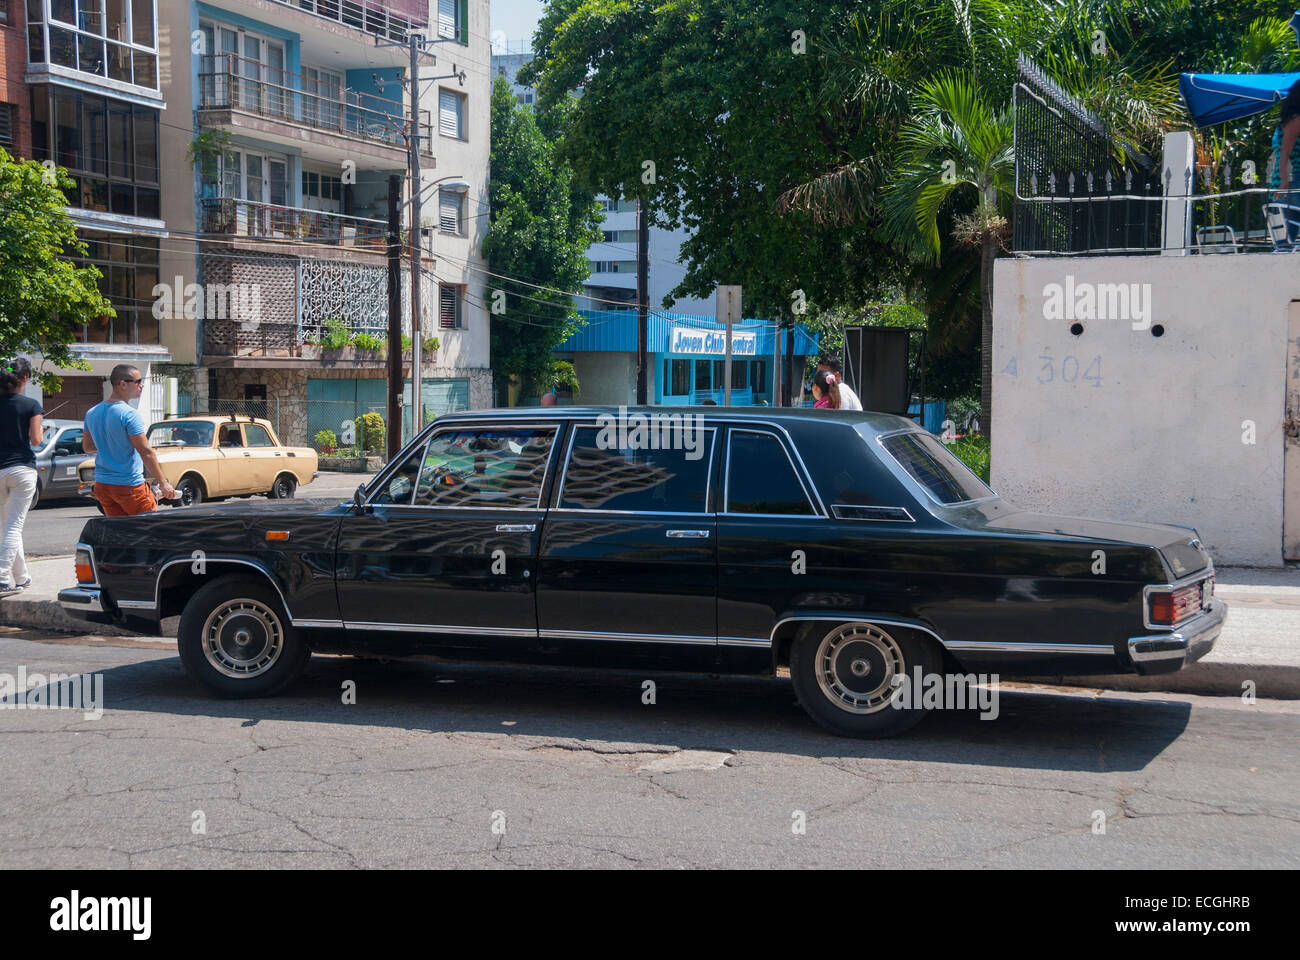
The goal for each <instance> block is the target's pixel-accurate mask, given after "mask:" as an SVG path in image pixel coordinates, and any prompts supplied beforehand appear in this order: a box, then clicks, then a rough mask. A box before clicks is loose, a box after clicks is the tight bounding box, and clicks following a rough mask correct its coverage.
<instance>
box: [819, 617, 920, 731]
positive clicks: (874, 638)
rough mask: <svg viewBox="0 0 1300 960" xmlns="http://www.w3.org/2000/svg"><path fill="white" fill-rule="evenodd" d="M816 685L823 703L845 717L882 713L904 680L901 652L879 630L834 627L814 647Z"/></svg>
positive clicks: (862, 626) (860, 626)
mask: <svg viewBox="0 0 1300 960" xmlns="http://www.w3.org/2000/svg"><path fill="white" fill-rule="evenodd" d="M815 662H816V669H817V685H818V686H819V687H821V691H822V693H823V694H825V696H826V699H828V700H829V701H830V702H831V703H833V704H835V706H837V707H839V708H840V709H841V710H843V711H845V712H846V713H855V714H865V713H875V712H876V711H878V710H882V709H884V708H885V707H886V706H887V705H888V704H889V700H890V697H892V696H893V695H894V693H895V690H896V689H897V688H896V687H895V686H894V683H893V679H894V677H895V676H906V663H905V661H904V659H903V651H902V648H900V647H899V645H898V641H896V640H895V639H894V638H893V637H891V636H890V635H889V634H887V633H885V631H883V630H881V629H880V628H879V627H876V626H873V625H872V624H868V623H850V624H845V625H844V626H841V627H836V628H835V629H834V630H832V631H831V632H830V633H829V634H827V635H826V636H825V637H824V638H823V639H822V642H821V643H820V644H819V645H818V647H817V654H816V657H815Z"/></svg>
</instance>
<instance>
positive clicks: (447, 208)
mask: <svg viewBox="0 0 1300 960" xmlns="http://www.w3.org/2000/svg"><path fill="white" fill-rule="evenodd" d="M438 226H439V228H440V229H442V230H446V231H447V232H448V233H460V194H458V193H453V192H452V191H450V190H441V191H439V193H438Z"/></svg>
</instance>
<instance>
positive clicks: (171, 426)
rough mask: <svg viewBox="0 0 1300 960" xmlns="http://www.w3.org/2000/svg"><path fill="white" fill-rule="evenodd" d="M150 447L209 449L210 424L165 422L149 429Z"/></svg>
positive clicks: (199, 421)
mask: <svg viewBox="0 0 1300 960" xmlns="http://www.w3.org/2000/svg"><path fill="white" fill-rule="evenodd" d="M148 436H149V446H151V447H210V446H212V424H211V423H209V422H207V421H204V420H167V421H165V422H163V423H155V424H154V425H153V426H152V427H150V428H149V434H148Z"/></svg>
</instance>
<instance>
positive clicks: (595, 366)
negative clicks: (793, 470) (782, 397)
mask: <svg viewBox="0 0 1300 960" xmlns="http://www.w3.org/2000/svg"><path fill="white" fill-rule="evenodd" d="M582 316H583V317H584V318H585V319H586V321H587V324H586V326H584V327H583V328H582V329H581V330H579V331H578V332H577V333H575V334H574V335H573V336H571V337H569V339H567V340H566V341H564V343H562V344H560V345H559V346H558V347H556V355H557V357H558V358H559V359H561V360H569V361H571V362H572V363H573V366H574V369H575V370H576V371H577V374H578V382H579V383H580V384H581V395H580V397H579V398H578V400H579V401H580V402H582V403H619V404H621V403H634V402H635V401H636V346H637V344H636V332H637V317H636V311H635V310H599V311H591V312H583V314H582ZM781 340H782V342H781V349H782V351H784V349H785V336H784V331H782V337H781ZM646 352H647V355H648V359H649V364H648V366H649V373H648V378H649V383H648V385H647V397H648V398H649V399H650V400H651V401H652V402H654V403H656V404H665V405H669V406H673V405H685V404H698V403H702V402H704V401H705V400H713V401H715V402H716V403H722V400H723V392H724V387H725V383H724V376H725V358H726V328H725V327H724V326H723V325H722V324H720V323H717V322H716V321H715V320H714V318H713V317H707V316H700V315H696V314H682V313H664V312H662V311H654V312H652V313H651V315H650V318H649V326H648V332H647V337H646ZM816 353H817V338H816V337H815V336H814V335H812V334H810V333H809V332H808V331H807V330H806V329H804V327H802V326H796V327H795V331H794V350H793V354H794V364H793V367H794V389H793V391H792V393H793V395H794V396H795V397H798V396H799V395H800V394H801V393H802V391H803V374H804V369H805V367H806V366H807V363H806V361H807V359H808V358H809V357H810V356H815V355H816ZM775 362H776V327H775V325H774V324H772V323H764V322H762V321H759V320H746V321H744V322H743V323H738V324H736V325H734V326H733V327H732V367H731V402H732V404H733V405H735V406H743V405H750V404H753V405H763V404H771V403H772V402H773V395H772V390H773V384H774V381H775V378H774V375H773V374H774V369H775ZM561 399H562V400H564V399H566V398H565V397H564V396H563V395H561Z"/></svg>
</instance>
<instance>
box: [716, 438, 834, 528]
mask: <svg viewBox="0 0 1300 960" xmlns="http://www.w3.org/2000/svg"><path fill="white" fill-rule="evenodd" d="M736 433H757V434H759V435H761V436H767V437H771V438H772V439H773V440H775V441H776V445H777V446H778V447H780V449H781V452H782V453H784V454H785V459H786V461H787V462H788V463H789V464H790V469H791V471H792V472H793V473H794V478H795V480H796V481H798V483H799V486H800V488H801V489H802V490H803V496H804V502H805V503H807V504H808V506H809V508H810V510H811V512H809V513H735V512H732V510H731V509H730V508H731V437H732V435H733V434H736ZM787 438H788V435H787ZM802 466H804V464H803V461H802V460H800V462H799V463H798V464H796V463H795V461H794V457H792V456H790V450H789V449H788V448H787V446H786V444H785V442H784V441H783V440H782V438H781V436H780V434H778V433H777V432H776V431H775V430H773V429H771V427H769V426H767V425H766V424H763V425H761V426H759V427H751V426H749V425H748V424H745V425H742V424H728V425H727V449H726V455H725V456H724V458H723V463H722V503H721V506H722V508H723V509H721V510H719V511H718V516H720V517H773V518H776V519H781V520H809V519H813V518H822V519H825V514H824V513H821V512H820V511H819V504H818V502H817V501H816V500H815V499H814V498H813V496H812V480H811V479H810V478H808V477H805V476H804V474H803V471H802V470H801V469H800V468H801V467H802Z"/></svg>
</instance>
